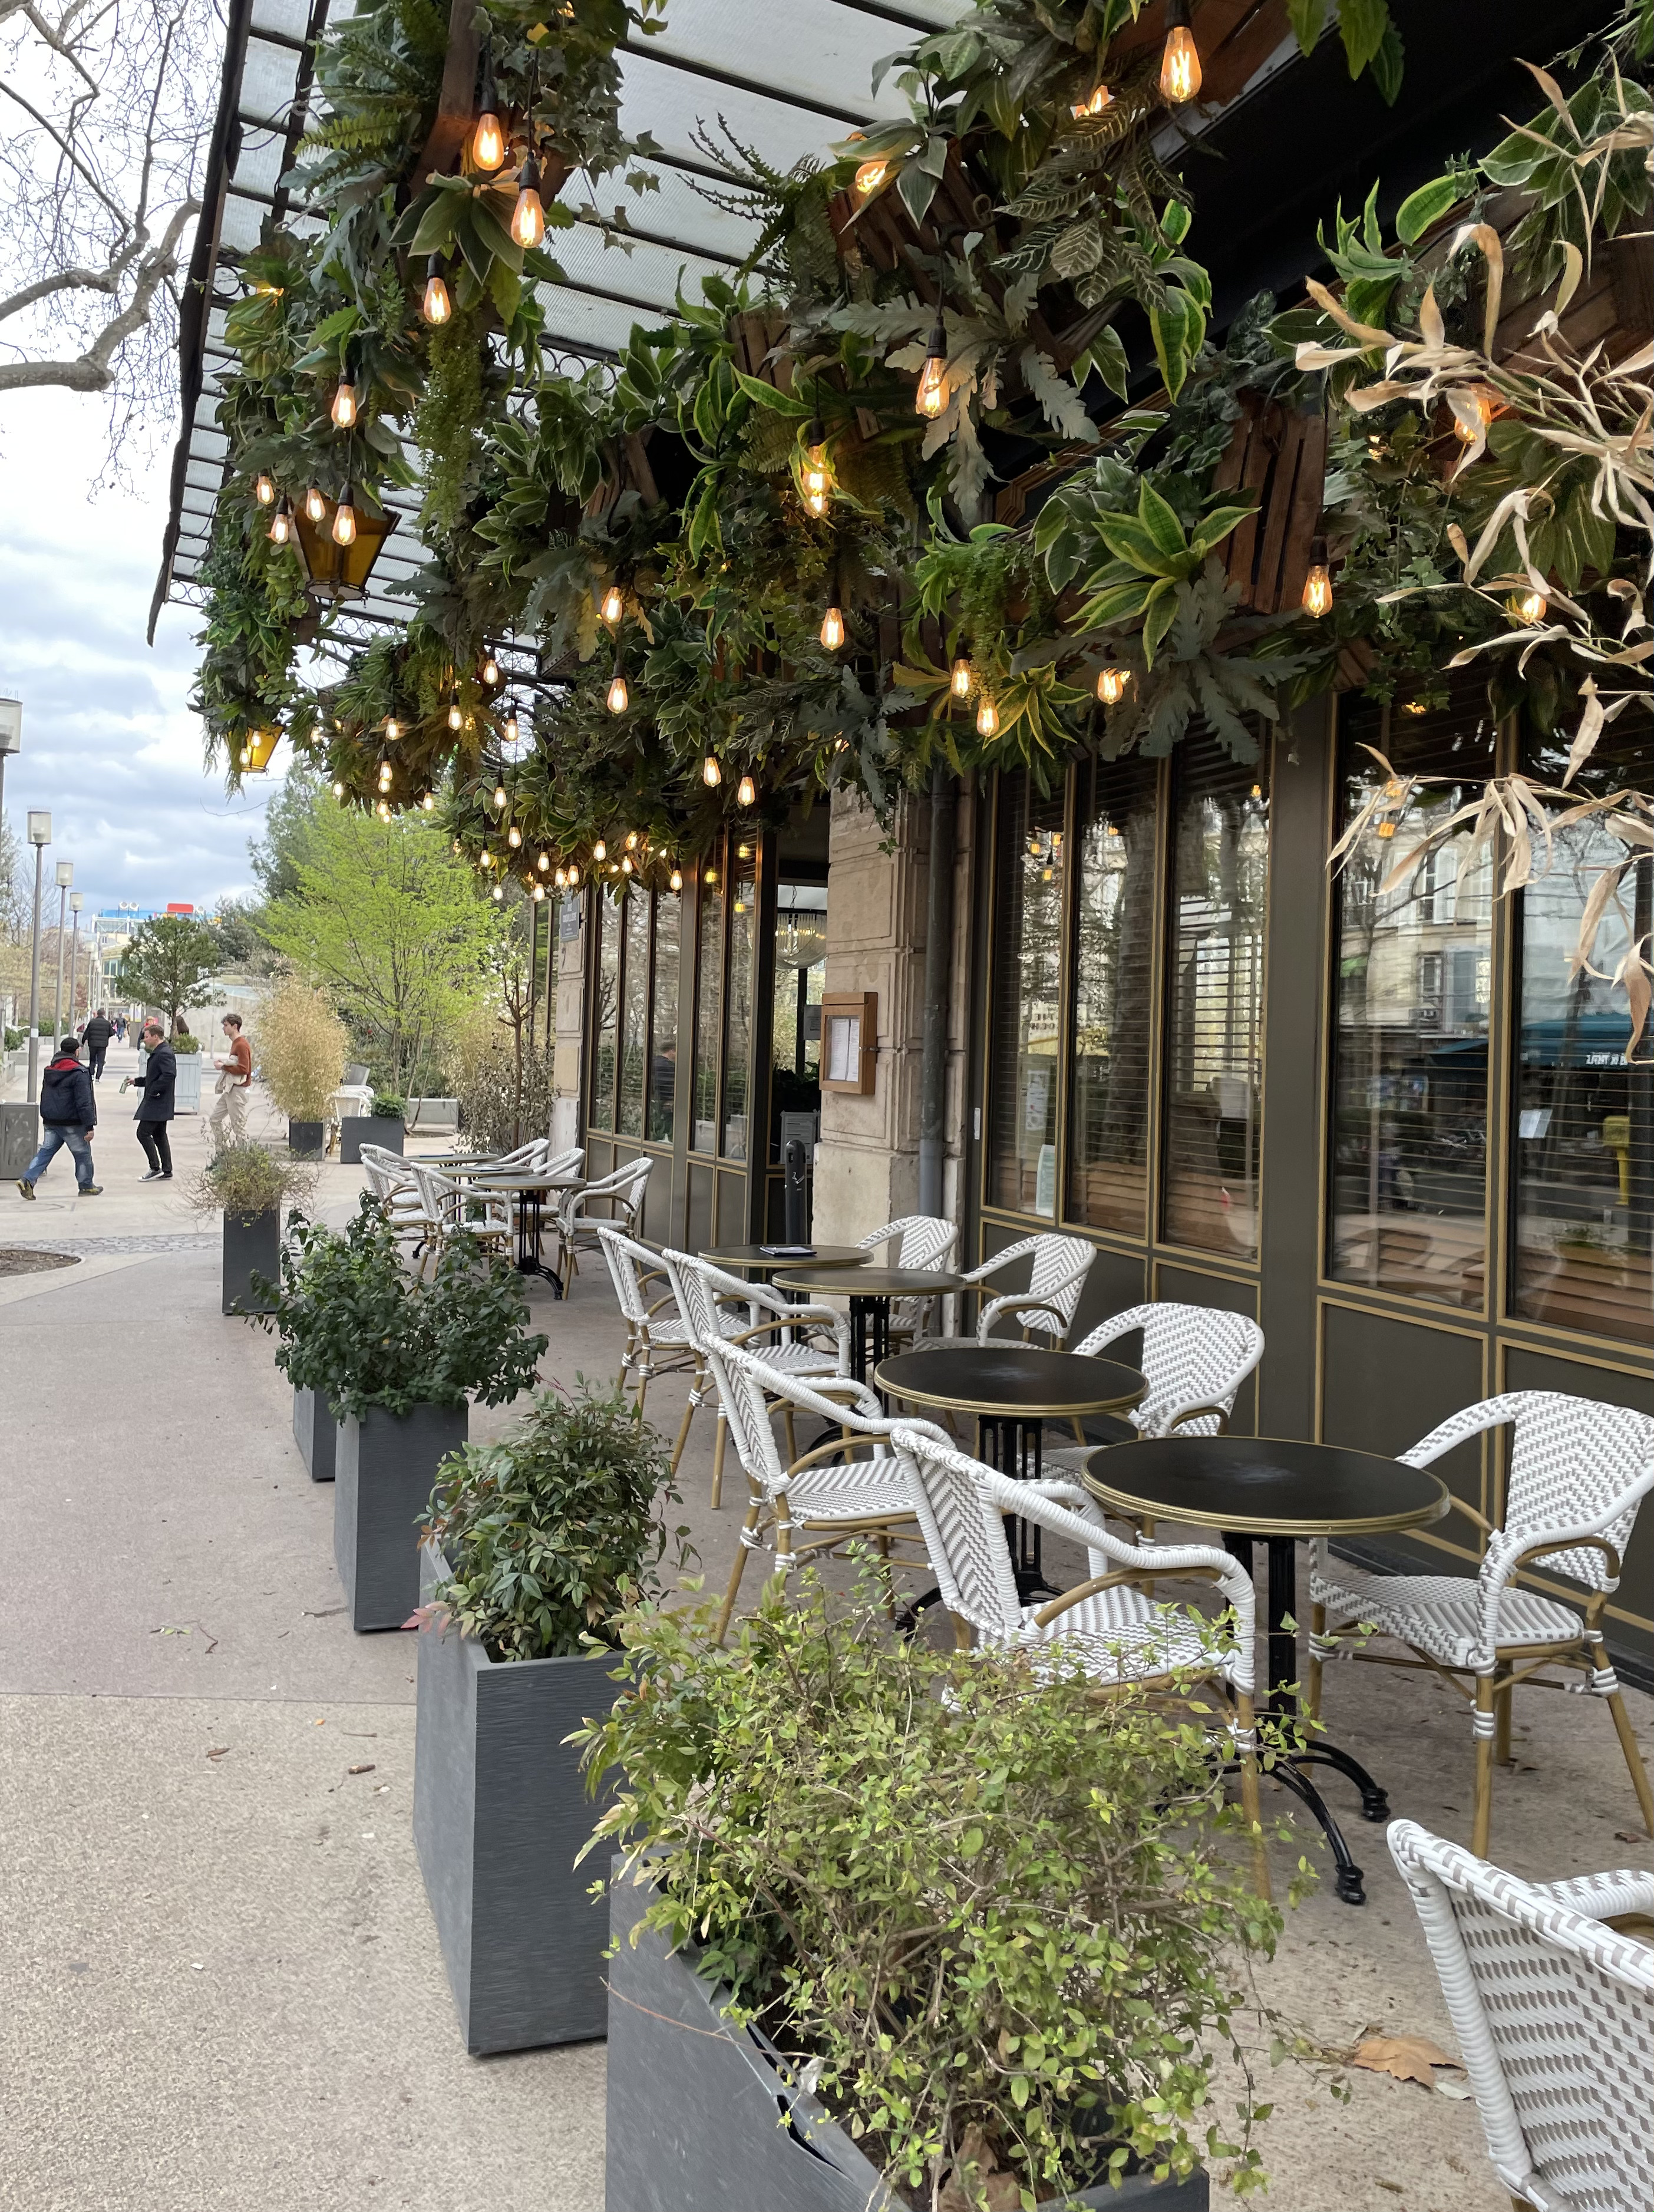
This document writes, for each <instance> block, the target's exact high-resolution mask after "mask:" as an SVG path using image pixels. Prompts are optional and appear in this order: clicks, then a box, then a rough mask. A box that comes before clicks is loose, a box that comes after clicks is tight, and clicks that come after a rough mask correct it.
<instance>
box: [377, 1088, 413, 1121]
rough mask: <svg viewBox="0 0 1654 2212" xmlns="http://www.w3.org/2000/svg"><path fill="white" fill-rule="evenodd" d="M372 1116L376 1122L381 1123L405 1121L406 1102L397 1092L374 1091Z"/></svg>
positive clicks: (406, 1112) (406, 1113)
mask: <svg viewBox="0 0 1654 2212" xmlns="http://www.w3.org/2000/svg"><path fill="white" fill-rule="evenodd" d="M407 1115H408V1102H407V1100H406V1099H405V1098H404V1097H402V1096H401V1094H400V1093H399V1092H398V1091H374V1118H375V1119H376V1120H378V1121H405V1120H406V1119H407Z"/></svg>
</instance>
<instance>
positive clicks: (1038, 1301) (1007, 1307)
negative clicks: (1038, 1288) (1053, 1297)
mask: <svg viewBox="0 0 1654 2212" xmlns="http://www.w3.org/2000/svg"><path fill="white" fill-rule="evenodd" d="M1012 1311H1015V1312H1016V1313H1018V1314H1019V1315H1020V1314H1025V1313H1048V1314H1055V1316H1056V1317H1057V1319H1058V1320H1059V1321H1060V1322H1061V1323H1062V1326H1063V1328H1064V1330H1065V1331H1066V1330H1067V1326H1068V1316H1067V1314H1066V1313H1064V1312H1063V1310H1062V1308H1061V1306H1054V1305H1053V1304H1051V1302H1050V1300H1049V1298H1031V1297H1029V1296H1028V1293H1027V1292H1026V1291H1006V1293H1005V1295H1004V1296H1003V1297H997V1298H990V1299H989V1300H988V1304H986V1305H985V1306H984V1307H983V1308H982V1311H981V1313H980V1314H978V1316H976V1341H977V1343H978V1344H986V1343H987V1341H988V1339H987V1336H986V1335H985V1334H984V1332H985V1331H986V1330H988V1329H989V1328H992V1327H993V1325H994V1319H995V1317H996V1316H998V1315H1000V1314H1002V1313H1010V1312H1012Z"/></svg>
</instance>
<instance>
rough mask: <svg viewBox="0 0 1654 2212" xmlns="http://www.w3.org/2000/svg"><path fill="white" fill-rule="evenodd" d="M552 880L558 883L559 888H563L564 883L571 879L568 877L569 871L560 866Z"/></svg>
mask: <svg viewBox="0 0 1654 2212" xmlns="http://www.w3.org/2000/svg"><path fill="white" fill-rule="evenodd" d="M551 880H552V882H553V883H554V884H556V887H557V889H558V890H562V887H563V885H564V884H566V883H567V882H568V880H569V877H568V874H567V872H566V871H565V870H563V869H562V868H559V869H558V870H557V872H556V875H554V876H553V877H552V878H551Z"/></svg>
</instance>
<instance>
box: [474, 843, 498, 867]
mask: <svg viewBox="0 0 1654 2212" xmlns="http://www.w3.org/2000/svg"><path fill="white" fill-rule="evenodd" d="M477 866H478V867H479V868H491V867H492V866H494V855H493V854H492V853H490V852H489V851H488V849H487V848H483V851H482V852H480V853H479V854H477Z"/></svg>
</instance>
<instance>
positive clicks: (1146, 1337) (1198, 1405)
mask: <svg viewBox="0 0 1654 2212" xmlns="http://www.w3.org/2000/svg"><path fill="white" fill-rule="evenodd" d="M1139 1328H1140V1329H1141V1330H1142V1332H1143V1351H1142V1356H1141V1359H1140V1363H1139V1364H1140V1368H1141V1370H1142V1376H1143V1380H1144V1381H1145V1382H1146V1383H1147V1385H1148V1388H1147V1389H1146V1391H1145V1392H1144V1393H1143V1395H1142V1397H1141V1398H1140V1400H1139V1401H1138V1402H1137V1404H1136V1405H1134V1407H1132V1408H1131V1410H1130V1411H1129V1412H1128V1413H1125V1414H1123V1415H1122V1416H1120V1417H1118V1418H1116V1416H1114V1415H1112V1414H1109V1413H1102V1414H1096V1415H1093V1416H1092V1418H1091V1419H1089V1420H1088V1421H1087V1422H1085V1423H1084V1424H1083V1425H1081V1431H1080V1432H1081V1434H1082V1436H1084V1437H1085V1438H1086V1441H1085V1443H1079V1444H1064V1445H1062V1446H1061V1448H1060V1449H1057V1450H1055V1451H1048V1452H1047V1453H1046V1454H1045V1455H1044V1458H1045V1464H1046V1466H1047V1467H1060V1468H1067V1469H1069V1470H1071V1471H1073V1472H1074V1473H1079V1472H1080V1471H1081V1470H1083V1468H1084V1467H1085V1462H1086V1460H1087V1459H1088V1458H1089V1456H1090V1455H1091V1454H1092V1452H1093V1451H1095V1450H1096V1449H1097V1448H1098V1445H1099V1444H1110V1443H1128V1442H1130V1441H1131V1440H1133V1439H1134V1438H1135V1437H1170V1436H1185V1437H1216V1436H1221V1435H1222V1434H1223V1431H1224V1429H1225V1426H1226V1425H1227V1423H1228V1419H1229V1416H1230V1414H1231V1413H1232V1412H1233V1411H1234V1407H1235V1396H1236V1393H1237V1391H1238V1390H1239V1389H1240V1386H1241V1384H1242V1383H1244V1381H1245V1380H1246V1378H1247V1376H1249V1375H1250V1373H1251V1372H1252V1370H1253V1369H1254V1368H1255V1367H1256V1365H1257V1364H1258V1362H1259V1360H1261V1359H1262V1357H1263V1331H1262V1329H1261V1328H1259V1327H1258V1325H1257V1323H1256V1322H1255V1321H1249V1320H1248V1318H1247V1316H1245V1315H1244V1314H1234V1313H1225V1312H1224V1311H1223V1310H1222V1309H1221V1308H1220V1307H1218V1306H1180V1305H1172V1304H1155V1305H1146V1306H1128V1307H1127V1309H1126V1310H1125V1311H1124V1313H1117V1314H1116V1315H1115V1316H1113V1317H1112V1319H1111V1320H1109V1321H1105V1322H1098V1326H1097V1327H1096V1328H1094V1329H1092V1331H1091V1333H1090V1334H1089V1335H1087V1336H1085V1337H1084V1338H1082V1339H1081V1340H1080V1341H1079V1343H1078V1344H1077V1345H1075V1346H1074V1347H1073V1348H1074V1350H1075V1351H1076V1352H1081V1353H1084V1354H1085V1355H1086V1356H1088V1357H1089V1358H1093V1359H1097V1358H1101V1357H1102V1355H1103V1353H1104V1352H1106V1351H1107V1349H1108V1347H1109V1346H1110V1345H1111V1344H1117V1343H1118V1342H1119V1340H1120V1339H1121V1338H1122V1336H1129V1335H1130V1334H1131V1333H1132V1331H1133V1330H1134V1329H1139Z"/></svg>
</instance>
